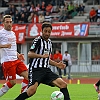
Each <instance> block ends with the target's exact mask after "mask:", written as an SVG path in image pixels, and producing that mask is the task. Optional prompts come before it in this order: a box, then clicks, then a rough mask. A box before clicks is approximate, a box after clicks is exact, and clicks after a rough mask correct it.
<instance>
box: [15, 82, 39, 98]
mask: <svg viewBox="0 0 100 100" xmlns="http://www.w3.org/2000/svg"><path fill="white" fill-rule="evenodd" d="M37 87H38V82H35V84H34V85H32V86H30V87H29V88H28V89H27V91H26V92H23V93H22V94H20V95H19V96H18V97H17V98H16V99H14V100H25V99H27V98H29V97H31V96H32V95H34V94H35V93H36V90H37Z"/></svg>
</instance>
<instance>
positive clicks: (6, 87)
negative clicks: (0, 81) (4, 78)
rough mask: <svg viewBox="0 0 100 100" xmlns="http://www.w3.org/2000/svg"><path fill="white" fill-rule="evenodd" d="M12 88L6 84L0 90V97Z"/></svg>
mask: <svg viewBox="0 0 100 100" xmlns="http://www.w3.org/2000/svg"><path fill="white" fill-rule="evenodd" d="M9 89H10V88H9V87H8V86H7V84H6V83H5V84H4V85H3V86H2V88H1V89H0V97H1V96H3V95H4V94H5V93H6V92H7V91H8V90H9Z"/></svg>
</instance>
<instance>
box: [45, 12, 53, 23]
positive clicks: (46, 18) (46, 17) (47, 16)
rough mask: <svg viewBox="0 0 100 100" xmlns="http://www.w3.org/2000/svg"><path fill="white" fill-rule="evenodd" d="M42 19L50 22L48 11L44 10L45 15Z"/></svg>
mask: <svg viewBox="0 0 100 100" xmlns="http://www.w3.org/2000/svg"><path fill="white" fill-rule="evenodd" d="M44 21H47V22H52V18H51V16H50V14H49V12H46V15H45V17H44Z"/></svg>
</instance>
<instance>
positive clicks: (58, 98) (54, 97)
mask: <svg viewBox="0 0 100 100" xmlns="http://www.w3.org/2000/svg"><path fill="white" fill-rule="evenodd" d="M51 100H64V95H63V93H62V92H60V91H54V92H53V93H52V94H51Z"/></svg>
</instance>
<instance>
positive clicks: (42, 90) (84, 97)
mask: <svg viewBox="0 0 100 100" xmlns="http://www.w3.org/2000/svg"><path fill="white" fill-rule="evenodd" d="M1 86H2V85H0V87H1ZM20 87H21V86H20V84H16V85H15V86H14V87H13V88H12V89H10V90H9V91H8V92H7V93H6V94H5V95H4V96H2V97H0V100H14V98H15V97H16V96H18V95H19V93H20ZM56 90H59V88H57V87H49V86H46V85H43V84H41V85H40V86H39V87H38V89H37V92H36V94H35V95H34V96H32V97H31V98H29V99H27V100H50V95H51V93H52V92H53V91H56ZM68 90H69V93H70V97H71V100H97V93H96V91H95V89H94V87H93V84H68Z"/></svg>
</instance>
